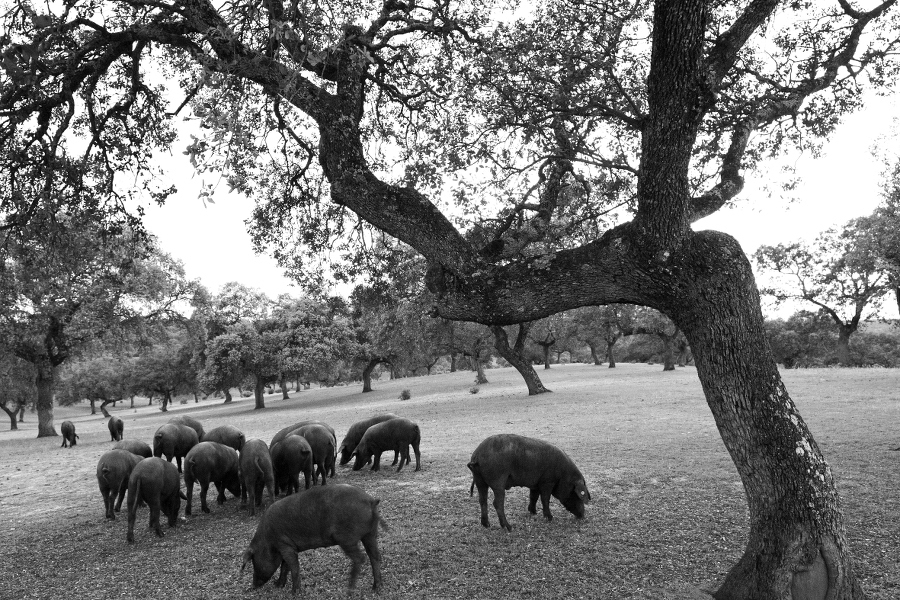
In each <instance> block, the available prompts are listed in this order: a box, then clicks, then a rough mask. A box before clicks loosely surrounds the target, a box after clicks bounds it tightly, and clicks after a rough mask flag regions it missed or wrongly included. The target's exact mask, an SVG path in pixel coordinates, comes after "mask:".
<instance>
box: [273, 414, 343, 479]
mask: <svg viewBox="0 0 900 600" xmlns="http://www.w3.org/2000/svg"><path fill="white" fill-rule="evenodd" d="M296 435H299V436H302V437H304V438H306V441H307V442H309V447H310V448H312V453H313V464H315V465H316V472H315V474H314V475H313V485H316V482H317V481H316V480H317V479H318V476H319V475H321V476H322V485H325V480H326V477H327V476H328V473H329V471H330V472H331V476H332V477H334V436H333V435H332V433H331V432H330V431H328V429H327V428H326V427H325V426H323V425H319V424H318V423H312V424H310V425H304V426H303V427H300V428H299V429H297V430H295V431H294V432H293V433H291V434H289V435H288V437H291V436H296ZM282 441H283V440H282ZM279 443H280V442H279Z"/></svg>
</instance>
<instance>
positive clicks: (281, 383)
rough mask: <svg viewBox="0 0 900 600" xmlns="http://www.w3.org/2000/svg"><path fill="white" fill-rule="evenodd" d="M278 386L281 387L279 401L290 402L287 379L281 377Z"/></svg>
mask: <svg viewBox="0 0 900 600" xmlns="http://www.w3.org/2000/svg"><path fill="white" fill-rule="evenodd" d="M278 385H279V386H280V387H281V399H282V400H290V399H291V395H290V394H288V382H287V377H285V376H284V375H282V376H281V377H279V378H278Z"/></svg>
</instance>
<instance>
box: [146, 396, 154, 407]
mask: <svg viewBox="0 0 900 600" xmlns="http://www.w3.org/2000/svg"><path fill="white" fill-rule="evenodd" d="M151 404H153V394H150V395H149V396H147V406H150V405H151Z"/></svg>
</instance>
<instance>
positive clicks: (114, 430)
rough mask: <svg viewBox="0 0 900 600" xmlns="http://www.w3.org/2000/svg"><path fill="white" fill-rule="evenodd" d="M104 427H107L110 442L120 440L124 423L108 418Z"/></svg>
mask: <svg viewBox="0 0 900 600" xmlns="http://www.w3.org/2000/svg"><path fill="white" fill-rule="evenodd" d="M106 426H107V427H109V435H110V437H112V441H114V442H119V441H121V440H122V437H123V436H122V434H123V433H124V432H125V422H124V421H122V419H120V418H119V417H110V418H109V421H108V422H107V423H106Z"/></svg>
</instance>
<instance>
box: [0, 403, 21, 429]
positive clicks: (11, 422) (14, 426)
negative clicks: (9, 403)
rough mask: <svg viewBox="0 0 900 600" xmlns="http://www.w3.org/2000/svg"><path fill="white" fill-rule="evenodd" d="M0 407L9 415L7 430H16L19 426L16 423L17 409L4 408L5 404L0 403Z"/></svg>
mask: <svg viewBox="0 0 900 600" xmlns="http://www.w3.org/2000/svg"><path fill="white" fill-rule="evenodd" d="M0 408H2V409H3V412H5V413H6V415H7V416H8V417H9V430H10V431H16V430H17V429H18V428H19V426H18V425H17V424H16V413H17V412H18V410H19V409H18V408H16V410H9V409H8V408H6V405H5V404H0Z"/></svg>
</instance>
